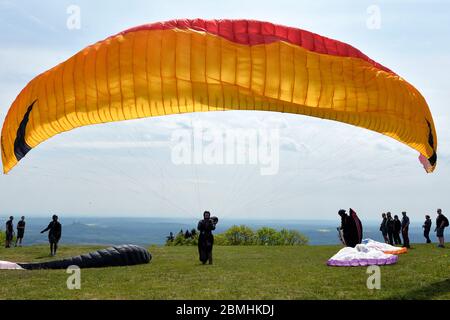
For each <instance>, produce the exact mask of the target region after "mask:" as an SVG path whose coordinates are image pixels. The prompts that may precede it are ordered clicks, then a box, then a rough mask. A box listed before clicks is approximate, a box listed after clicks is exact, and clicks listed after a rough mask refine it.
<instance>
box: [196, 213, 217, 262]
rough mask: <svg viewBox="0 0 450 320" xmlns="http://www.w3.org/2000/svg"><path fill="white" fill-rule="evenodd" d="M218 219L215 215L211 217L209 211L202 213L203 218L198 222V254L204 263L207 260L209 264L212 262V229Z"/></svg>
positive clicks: (214, 227)
mask: <svg viewBox="0 0 450 320" xmlns="http://www.w3.org/2000/svg"><path fill="white" fill-rule="evenodd" d="M217 222H218V219H217V218H216V217H212V218H211V214H210V212H209V211H205V212H204V213H203V220H200V221H199V222H198V226H197V229H198V231H199V232H200V234H199V237H198V254H199V259H200V261H201V262H202V263H203V264H205V263H206V261H209V264H212V263H213V258H212V250H213V245H214V236H213V234H212V231H213V230H215V229H216V224H217Z"/></svg>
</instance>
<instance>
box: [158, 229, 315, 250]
mask: <svg viewBox="0 0 450 320" xmlns="http://www.w3.org/2000/svg"><path fill="white" fill-rule="evenodd" d="M191 234H192V232H191ZM197 244H198V234H197V233H194V234H193V235H192V236H191V237H188V238H186V234H185V233H183V232H182V231H181V232H179V233H178V234H177V236H176V237H174V239H172V240H169V239H168V240H167V241H166V245H167V246H196V245H197ZM214 244H215V245H218V246H248V245H265V246H299V245H306V244H308V238H307V237H306V236H304V235H303V234H301V233H300V232H298V231H297V230H287V229H281V230H280V231H277V230H275V229H273V228H269V227H263V228H260V229H258V230H256V232H255V231H253V230H252V229H251V228H249V227H247V226H245V225H240V226H236V225H234V226H232V227H231V228H229V229H228V230H226V231H225V232H224V233H219V234H216V235H214Z"/></svg>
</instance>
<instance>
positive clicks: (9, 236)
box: [5, 216, 14, 248]
mask: <svg viewBox="0 0 450 320" xmlns="http://www.w3.org/2000/svg"><path fill="white" fill-rule="evenodd" d="M13 220H14V217H13V216H11V217H9V220H8V221H6V230H5V231H6V232H5V236H6V238H5V248H11V242H12V241H13V238H14V225H13Z"/></svg>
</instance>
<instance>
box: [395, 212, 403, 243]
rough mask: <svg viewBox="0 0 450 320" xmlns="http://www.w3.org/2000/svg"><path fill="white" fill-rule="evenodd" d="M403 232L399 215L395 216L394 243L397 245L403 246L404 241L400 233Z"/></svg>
mask: <svg viewBox="0 0 450 320" xmlns="http://www.w3.org/2000/svg"><path fill="white" fill-rule="evenodd" d="M401 231H402V223H401V222H400V220H399V219H398V215H395V216H394V243H395V244H396V245H397V244H399V245H401V244H402V240H401V239H400V232H401Z"/></svg>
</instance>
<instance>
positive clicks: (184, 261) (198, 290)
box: [0, 245, 450, 299]
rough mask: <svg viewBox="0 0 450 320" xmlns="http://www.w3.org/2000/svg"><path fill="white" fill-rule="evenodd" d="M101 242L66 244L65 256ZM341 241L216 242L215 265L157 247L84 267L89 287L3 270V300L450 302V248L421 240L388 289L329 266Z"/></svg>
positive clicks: (359, 270) (393, 272) (55, 276)
mask: <svg viewBox="0 0 450 320" xmlns="http://www.w3.org/2000/svg"><path fill="white" fill-rule="evenodd" d="M96 249H99V247H92V246H64V245H63V246H62V248H61V250H60V252H59V258H61V257H64V256H70V255H75V254H80V253H86V252H89V251H92V250H96ZM338 249H339V247H338V246H298V247H264V246H251V247H245V246H242V247H238V246H236V247H215V248H214V258H215V260H214V262H215V264H214V265H212V266H208V265H205V266H203V265H201V264H200V263H199V262H198V260H197V251H196V248H195V247H150V248H149V251H150V252H151V253H152V255H153V260H152V262H151V263H150V264H148V265H140V266H133V267H119V268H107V269H83V270H82V272H81V286H82V287H81V290H68V289H67V287H66V280H67V277H68V276H69V275H68V274H67V273H66V272H65V270H42V271H16V270H13V271H11V270H0V298H1V299H450V249H448V248H447V249H438V248H435V245H414V248H413V249H411V250H410V251H409V253H407V254H404V255H402V256H401V257H400V259H399V262H398V263H397V264H396V265H393V266H384V267H382V268H381V290H369V289H367V287H366V281H367V277H368V274H366V268H364V267H356V268H336V267H327V266H326V265H325V262H326V261H327V259H328V258H329V257H331V256H332V255H333V254H334V253H336V252H337V250H338ZM47 254H48V248H47V246H31V247H23V248H14V249H8V250H7V249H4V248H1V249H0V260H7V261H15V262H20V261H22V262H24V261H26V262H28V261H44V260H47V259H49V258H48V256H47Z"/></svg>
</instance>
